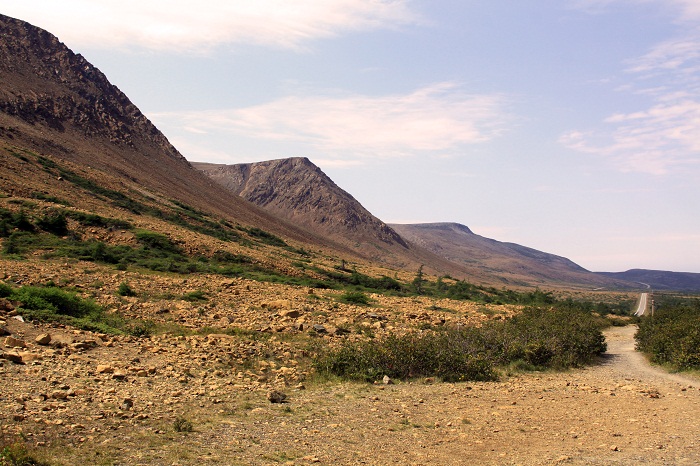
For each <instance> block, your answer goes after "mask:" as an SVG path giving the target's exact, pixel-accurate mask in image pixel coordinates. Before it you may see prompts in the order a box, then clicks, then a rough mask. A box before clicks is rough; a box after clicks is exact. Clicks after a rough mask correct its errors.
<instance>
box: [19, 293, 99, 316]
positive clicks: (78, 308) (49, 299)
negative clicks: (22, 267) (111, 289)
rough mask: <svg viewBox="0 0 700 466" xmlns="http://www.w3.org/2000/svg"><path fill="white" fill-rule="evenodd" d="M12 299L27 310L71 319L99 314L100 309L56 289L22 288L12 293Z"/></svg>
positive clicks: (88, 301) (94, 304)
mask: <svg viewBox="0 0 700 466" xmlns="http://www.w3.org/2000/svg"><path fill="white" fill-rule="evenodd" d="M12 299H13V300H15V301H19V302H20V306H21V307H22V308H24V309H28V310H47V311H51V312H53V313H56V314H61V315H64V316H71V317H85V316H88V315H95V314H99V313H100V312H101V311H102V308H100V306H98V305H97V304H96V303H95V302H93V301H91V300H87V299H83V298H81V297H79V296H78V295H77V294H75V293H74V292H71V291H66V290H63V289H61V288H57V287H53V286H50V287H45V288H42V287H36V286H23V287H22V288H19V289H17V290H15V291H14V293H13V294H12Z"/></svg>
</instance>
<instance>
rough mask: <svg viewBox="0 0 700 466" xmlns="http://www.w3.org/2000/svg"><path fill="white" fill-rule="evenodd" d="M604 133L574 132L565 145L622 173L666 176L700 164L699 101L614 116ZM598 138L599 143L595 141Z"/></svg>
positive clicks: (665, 105)
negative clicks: (601, 159) (605, 160)
mask: <svg viewBox="0 0 700 466" xmlns="http://www.w3.org/2000/svg"><path fill="white" fill-rule="evenodd" d="M605 123H608V124H609V125H611V126H612V129H611V130H610V131H609V132H605V131H604V132H602V133H601V134H598V135H596V134H593V133H582V132H580V131H572V132H570V133H568V134H565V135H564V136H562V137H561V138H560V142H561V143H562V144H564V145H565V146H567V147H569V148H572V149H575V150H578V151H581V152H587V153H591V154H597V155H602V156H605V157H609V158H611V159H612V160H613V162H614V164H615V165H616V166H617V167H618V168H619V169H621V170H622V171H628V172H631V171H636V172H643V173H650V174H655V175H664V174H667V173H669V172H673V171H677V170H680V169H688V168H690V167H692V166H696V165H697V164H698V163H700V102H698V101H695V100H685V101H679V102H674V103H669V104H659V105H656V106H654V107H651V108H650V109H648V110H644V111H639V112H633V113H628V114H616V115H612V116H611V117H609V118H608V119H606V120H605ZM596 138H599V141H600V142H596Z"/></svg>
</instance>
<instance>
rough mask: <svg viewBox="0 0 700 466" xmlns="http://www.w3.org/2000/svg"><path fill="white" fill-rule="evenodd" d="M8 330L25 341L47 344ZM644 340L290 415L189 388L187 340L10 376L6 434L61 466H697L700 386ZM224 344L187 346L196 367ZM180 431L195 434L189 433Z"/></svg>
mask: <svg viewBox="0 0 700 466" xmlns="http://www.w3.org/2000/svg"><path fill="white" fill-rule="evenodd" d="M7 326H8V327H9V328H10V330H11V331H13V333H14V334H22V335H23V336H24V338H25V340H26V341H34V338H35V335H36V334H39V333H40V332H42V331H44V330H46V329H43V328H41V327H36V326H33V325H31V324H22V323H19V322H16V321H14V320H13V319H8V322H7ZM21 327H22V328H21ZM53 332H54V338H55V339H57V340H61V339H63V340H65V339H66V338H68V339H69V341H70V340H71V338H72V341H76V340H80V339H81V338H83V339H84V338H87V337H88V336H90V335H84V334H83V335H81V334H79V333H78V332H67V334H61V331H60V330H59V329H53ZM64 332H65V331H64ZM634 332H635V328H634V326H627V327H613V328H611V329H609V330H608V331H606V337H607V341H608V345H609V350H608V353H607V354H606V355H605V357H604V358H602V360H601V361H600V364H598V365H595V366H592V367H589V368H586V369H578V370H573V371H569V372H565V373H554V372H546V373H526V374H516V375H510V376H506V377H504V378H503V380H502V381H499V382H483V383H459V384H447V383H435V382H433V381H431V380H421V381H414V382H410V383H401V382H399V383H396V384H393V383H392V384H383V383H381V382H379V383H377V384H374V385H371V384H356V383H344V382H337V381H325V382H316V383H311V382H306V384H307V386H306V387H304V385H301V384H297V385H294V386H293V387H292V386H288V387H286V388H282V390H283V391H284V393H285V395H286V396H287V399H286V400H285V402H284V403H271V402H270V401H268V398H267V396H266V390H265V389H264V387H265V385H264V384H256V383H252V384H251V383H250V381H249V380H248V379H245V378H243V377H242V375H241V374H239V375H238V378H239V383H236V382H235V377H234V381H233V382H232V381H230V380H228V379H226V378H222V377H223V376H222V375H221V374H218V376H217V374H215V373H209V374H207V373H204V372H203V373H198V372H197V371H196V370H193V369H190V370H189V372H188V371H184V372H185V374H184V375H183V374H182V373H180V372H182V371H180V368H181V367H182V366H183V364H185V361H186V359H187V354H188V353H187V352H185V353H182V352H179V353H178V352H175V349H176V348H178V347H179V346H178V345H180V344H181V343H184V342H183V341H182V340H174V341H160V342H158V343H155V344H154V343H149V344H143V343H139V342H134V341H133V340H128V339H127V340H123V341H121V340H114V341H112V342H107V343H106V346H101V345H100V346H97V347H96V348H94V349H92V350H88V351H85V352H84V353H71V354H70V355H69V356H67V357H62V355H61V354H60V350H59V351H58V352H57V354H54V355H53V356H47V357H46V359H45V360H44V361H43V363H42V362H41V361H40V362H34V363H29V364H27V365H16V364H10V363H9V362H8V361H6V363H5V364H4V366H3V367H2V368H0V372H1V374H0V377H2V381H3V390H2V395H0V399H1V401H2V403H1V404H2V413H1V414H0V421H1V423H2V427H3V431H4V434H5V435H7V434H8V433H10V432H14V433H18V432H22V433H23V434H22V435H23V436H24V437H25V438H27V439H28V443H29V445H30V446H31V447H32V450H31V451H32V452H33V453H34V454H35V455H37V456H38V457H40V458H44V459H47V460H49V462H50V464H115V465H116V464H121V465H123V464H130V465H131V464H134V465H137V464H142V465H188V464H226V465H229V464H246V465H249V464H256V465H263V464H288V465H305V464H370V465H386V464H415V465H424V464H436V465H437V464H493V465H496V464H498V465H517V464H522V465H540V464H580V465H583V464H586V465H590V464H593V465H611V464H615V465H633V464H634V465H638V464H659V465H661V464H679V465H681V464H698V463H700V451H699V450H698V448H697V441H698V440H697V439H698V438H700V437H699V434H700V421H699V419H700V416H699V414H700V408H699V406H698V402H699V401H700V391H699V389H698V387H700V381H698V380H697V379H694V378H691V377H689V376H680V375H678V374H667V373H665V372H664V371H662V370H660V369H656V368H652V367H650V366H649V364H648V363H647V362H646V361H645V359H644V358H643V356H641V355H639V354H638V353H636V352H635V351H634V340H633V335H634ZM218 338H219V337H217V339H218ZM221 338H223V337H221ZM217 339H212V338H210V337H202V338H201V341H199V342H194V341H193V340H190V341H187V343H188V344H190V345H191V346H190V347H189V348H190V349H189V350H188V351H189V354H190V359H199V358H200V356H201V353H200V352H198V351H199V350H198V349H197V348H201V345H204V346H211V348H212V351H213V350H215V349H218V346H217V345H220V344H221V343H219V342H218V340H217ZM215 340H216V342H214V343H213V341H215ZM198 344H201V345H200V346H198ZM30 346H31V345H30ZM168 347H172V348H171V354H167V353H165V349H166V348H168ZM34 351H35V352H40V351H39V350H37V349H35V350H34ZM47 351H50V350H47ZM56 361H58V362H56ZM119 361H121V363H120V362H119ZM98 363H101V368H100V367H97V368H96V366H95V365H96V364H98ZM37 364H38V365H37ZM202 364H203V365H204V363H202ZM108 365H112V366H113V367H112V370H110V371H108V372H106V373H102V372H100V371H101V370H103V369H104V366H108ZM140 366H141V367H142V368H143V369H142V370H143V371H145V372H146V373H145V374H139V373H138V370H137V369H138V368H139V367H140ZM120 373H122V374H123V375H124V377H123V378H120V377H115V375H118V374H120ZM282 387H284V386H282ZM62 392H65V394H66V396H65V397H64V396H63V395H61V393H62ZM39 393H45V394H47V395H48V399H46V400H43V399H42V397H41V395H38V394H39ZM55 393H58V395H56V394H55ZM37 397H39V398H37ZM176 419H184V420H187V421H189V422H191V424H192V431H191V432H186V430H189V429H181V430H183V432H178V431H176V430H177V429H175V428H174V425H175V423H174V420H176Z"/></svg>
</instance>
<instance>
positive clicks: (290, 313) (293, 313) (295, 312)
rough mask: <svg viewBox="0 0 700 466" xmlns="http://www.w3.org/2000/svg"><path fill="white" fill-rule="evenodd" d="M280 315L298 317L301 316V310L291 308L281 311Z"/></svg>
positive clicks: (291, 317)
mask: <svg viewBox="0 0 700 466" xmlns="http://www.w3.org/2000/svg"><path fill="white" fill-rule="evenodd" d="M280 316H282V317H289V318H290V319H296V318H297V317H300V316H301V312H299V311H298V310H296V309H290V310H287V311H282V312H280Z"/></svg>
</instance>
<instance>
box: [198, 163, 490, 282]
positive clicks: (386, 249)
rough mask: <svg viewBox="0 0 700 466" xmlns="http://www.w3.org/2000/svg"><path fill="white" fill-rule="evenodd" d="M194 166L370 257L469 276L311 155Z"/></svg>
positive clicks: (244, 195)
mask: <svg viewBox="0 0 700 466" xmlns="http://www.w3.org/2000/svg"><path fill="white" fill-rule="evenodd" d="M192 165H193V166H194V167H195V168H198V169H200V170H202V171H203V172H204V173H206V174H207V175H208V176H209V177H211V179H213V180H214V181H216V182H217V183H219V184H220V185H221V186H223V187H225V188H226V189H228V190H230V191H231V192H233V193H235V194H236V195H238V196H241V197H242V198H244V199H246V200H248V201H250V202H252V203H253V204H255V205H257V206H259V207H261V208H263V209H265V210H266V211H267V212H269V213H271V214H273V215H274V216H276V217H279V218H284V219H286V220H288V221H289V222H290V223H293V224H294V225H296V226H298V227H299V228H303V229H304V230H306V231H310V232H313V233H315V234H317V235H319V236H322V237H324V238H328V239H330V240H331V241H333V242H334V243H338V244H342V245H344V246H346V247H347V248H349V249H351V250H352V251H353V252H355V253H356V254H358V255H361V256H363V257H365V258H367V259H370V260H373V261H377V262H380V263H383V264H387V265H390V266H393V267H398V268H401V269H410V270H412V271H416V270H417V269H418V268H419V267H420V266H421V265H424V266H425V267H426V271H431V272H432V273H436V274H452V275H454V276H456V277H460V278H465V277H467V276H468V274H467V272H466V271H465V270H464V269H463V268H462V267H461V266H460V265H459V264H455V263H452V262H449V261H447V260H445V259H443V258H442V257H440V256H438V255H435V254H433V253H431V252H430V251H427V250H425V249H424V248H422V247H420V246H418V245H409V244H408V243H406V241H404V239H403V238H402V237H401V236H400V235H398V234H397V233H396V232H395V231H394V230H393V229H392V228H391V227H389V226H387V225H386V224H385V223H384V222H382V221H381V220H379V219H378V218H377V217H375V216H374V215H372V214H371V213H370V212H369V211H367V209H365V208H364V207H363V206H362V205H361V204H360V203H359V202H358V201H357V200H356V199H355V198H354V197H352V195H350V194H349V193H348V192H347V191H345V190H343V189H342V188H340V187H339V186H338V185H337V184H336V183H335V182H333V180H331V179H330V178H329V177H328V175H326V174H325V173H324V172H323V171H322V170H321V169H320V168H319V167H317V166H316V165H314V164H313V163H312V162H311V161H309V159H307V158H302V157H294V158H287V159H279V160H270V161H265V162H257V163H246V164H235V165H220V164H208V163H198V162H193V163H192ZM469 278H470V280H476V281H479V282H484V283H489V282H492V281H493V280H494V277H487V276H483V275H475V276H470V277H469Z"/></svg>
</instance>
